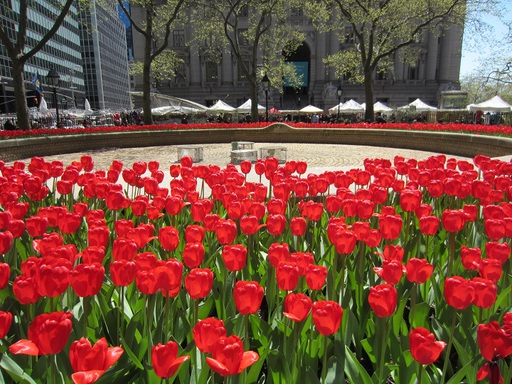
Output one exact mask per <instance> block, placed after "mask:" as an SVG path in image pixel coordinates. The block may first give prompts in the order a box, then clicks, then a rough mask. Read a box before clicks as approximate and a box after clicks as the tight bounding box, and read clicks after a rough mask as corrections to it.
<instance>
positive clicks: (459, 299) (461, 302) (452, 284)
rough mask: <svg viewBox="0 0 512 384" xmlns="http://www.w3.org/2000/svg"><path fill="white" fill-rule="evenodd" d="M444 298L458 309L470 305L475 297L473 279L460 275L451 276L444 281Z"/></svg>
mask: <svg viewBox="0 0 512 384" xmlns="http://www.w3.org/2000/svg"><path fill="white" fill-rule="evenodd" d="M444 298H445V300H446V302H447V303H448V304H449V305H451V306H452V307H454V308H456V309H459V310H461V309H464V308H466V307H468V306H469V305H470V304H471V303H472V302H473V300H474V298H475V288H474V285H473V283H472V281H471V280H465V279H464V278H462V277H460V276H453V277H449V278H447V279H446V280H445V281H444Z"/></svg>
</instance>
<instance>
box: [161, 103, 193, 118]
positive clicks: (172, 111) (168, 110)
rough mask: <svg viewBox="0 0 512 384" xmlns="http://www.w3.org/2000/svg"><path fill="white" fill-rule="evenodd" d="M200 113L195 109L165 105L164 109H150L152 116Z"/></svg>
mask: <svg viewBox="0 0 512 384" xmlns="http://www.w3.org/2000/svg"><path fill="white" fill-rule="evenodd" d="M199 111H201V110H200V109H197V108H192V107H186V106H176V105H167V106H164V107H156V108H152V109H151V114H152V115H153V116H166V115H181V114H187V113H196V112H199Z"/></svg>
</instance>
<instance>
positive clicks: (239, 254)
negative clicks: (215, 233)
mask: <svg viewBox="0 0 512 384" xmlns="http://www.w3.org/2000/svg"><path fill="white" fill-rule="evenodd" d="M222 260H223V261H224V265H225V266H226V269H227V270H228V271H241V270H242V269H243V268H244V267H245V264H246V262H247V248H245V247H244V246H243V245H242V244H232V245H225V246H224V247H223V248H222Z"/></svg>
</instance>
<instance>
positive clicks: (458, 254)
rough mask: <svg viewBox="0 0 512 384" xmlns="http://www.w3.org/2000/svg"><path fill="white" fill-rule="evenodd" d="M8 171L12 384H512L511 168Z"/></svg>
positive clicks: (5, 361)
mask: <svg viewBox="0 0 512 384" xmlns="http://www.w3.org/2000/svg"><path fill="white" fill-rule="evenodd" d="M0 171H1V177H0V182H1V193H0V206H1V211H0V255H1V257H2V262H1V263H0V288H1V290H0V294H1V295H2V305H1V311H0V337H1V339H2V341H1V346H0V348H1V352H2V359H1V360H0V367H1V370H0V372H1V374H2V375H3V378H4V381H6V382H9V381H15V382H21V381H23V380H24V381H23V382H29V383H34V382H35V383H39V382H49V383H61V382H62V383H68V382H69V383H70V382H75V383H91V382H98V383H100V382H102V383H107V382H109V383H155V382H159V380H160V379H166V380H168V381H169V382H180V383H220V382H238V383H256V382H257V383H297V382H309V383H342V382H345V381H346V380H347V381H349V382H357V383H384V382H386V381H387V380H388V381H390V382H396V383H411V382H419V383H424V382H425V383H426V382H433V383H460V382H467V383H475V382H476V381H477V379H485V380H488V381H489V382H490V383H498V382H499V378H500V375H502V376H503V378H504V382H506V383H508V382H510V380H511V378H512V367H511V366H510V358H509V355H510V354H511V353H512V315H511V314H510V311H511V308H512V297H511V295H510V290H511V288H512V283H511V274H510V239H511V237H512V205H511V203H510V202H509V201H510V198H511V197H512V178H511V175H512V164H511V163H507V162H503V161H500V160H493V159H490V158H489V157H486V156H477V157H475V158H474V161H473V162H468V161H457V160H455V159H447V158H446V156H444V155H439V156H435V157H431V158H428V159H425V160H415V159H404V158H401V157H396V158H395V159H394V161H393V162H390V161H389V160H384V159H367V160H366V161H365V164H364V167H363V169H353V170H350V171H336V172H334V171H329V172H325V173H322V174H318V175H315V174H307V164H306V163H304V162H300V161H288V162H286V163H285V164H284V165H282V166H280V165H279V164H278V161H277V159H275V158H269V159H266V160H258V162H257V163H255V164H254V165H253V164H251V163H248V162H243V163H242V164H241V165H240V167H235V166H233V165H228V166H227V167H225V168H220V167H218V166H214V165H195V164H192V162H191V161H190V159H189V158H183V159H182V161H181V164H172V165H171V166H170V167H169V168H168V169H164V168H161V167H160V164H158V163H156V162H154V161H153V162H149V163H144V162H135V163H134V164H122V163H120V162H119V161H114V162H112V165H111V166H110V168H109V169H105V170H96V169H94V162H93V158H92V157H91V156H88V155H84V156H82V157H81V158H80V159H77V160H76V161H75V162H73V163H72V164H62V163H61V162H59V161H53V162H48V161H45V160H44V158H41V157H35V158H33V159H32V160H31V161H30V162H29V163H28V164H24V163H22V162H15V163H14V164H13V165H7V164H5V163H3V162H0ZM250 173H256V174H257V175H259V182H248V181H247V175H248V174H250ZM166 174H168V175H169V177H170V178H171V182H170V184H169V185H163V184H162V180H164V176H166ZM205 191H208V192H205ZM210 191H211V192H210Z"/></svg>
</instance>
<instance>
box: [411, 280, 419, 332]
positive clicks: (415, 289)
mask: <svg viewBox="0 0 512 384" xmlns="http://www.w3.org/2000/svg"><path fill="white" fill-rule="evenodd" d="M417 294H418V287H417V286H416V284H414V285H413V287H412V296H411V312H410V315H409V323H411V326H414V325H415V323H414V309H415V308H416V296H417Z"/></svg>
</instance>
